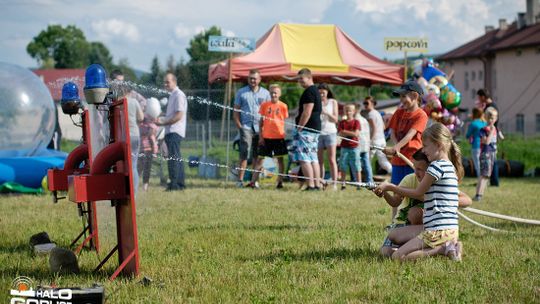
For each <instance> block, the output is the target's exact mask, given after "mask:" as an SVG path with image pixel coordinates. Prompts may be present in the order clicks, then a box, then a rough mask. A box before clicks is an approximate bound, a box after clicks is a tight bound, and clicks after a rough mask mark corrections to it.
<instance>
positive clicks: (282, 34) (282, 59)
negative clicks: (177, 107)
mask: <svg viewBox="0 0 540 304" xmlns="http://www.w3.org/2000/svg"><path fill="white" fill-rule="evenodd" d="M228 64H229V61H228V60H225V61H222V62H219V63H217V64H212V65H210V67H209V69H208V81H209V83H213V82H216V81H225V80H228ZM255 68H256V69H259V71H260V72H261V76H262V78H263V80H265V81H268V80H276V81H291V80H293V79H294V77H295V76H296V74H297V72H298V70H300V69H302V68H309V69H310V70H311V71H312V73H313V74H314V77H315V80H316V81H317V82H323V81H324V82H328V83H335V84H349V85H371V84H374V83H388V84H401V83H403V69H404V67H403V66H401V65H396V64H392V63H388V62H386V61H383V60H381V59H379V58H377V57H375V56H373V55H371V54H369V53H368V52H366V51H365V50H363V49H362V48H361V47H360V46H359V45H358V44H357V43H356V42H355V41H354V40H352V39H351V37H349V36H348V35H347V34H346V33H344V32H343V31H342V30H341V29H340V28H339V27H337V26H335V25H325V24H320V25H319V24H317V25H307V24H286V23H278V24H276V25H274V26H273V27H272V29H271V30H270V31H268V32H267V33H266V34H265V35H264V36H263V37H262V38H261V39H259V40H258V41H257V48H256V50H255V51H254V52H253V53H250V54H247V55H243V56H239V57H235V58H233V59H232V79H233V80H242V79H245V78H246V77H247V75H248V73H249V70H251V69H255Z"/></svg>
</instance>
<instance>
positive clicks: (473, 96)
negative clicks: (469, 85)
mask: <svg viewBox="0 0 540 304" xmlns="http://www.w3.org/2000/svg"><path fill="white" fill-rule="evenodd" d="M471 98H472V99H473V100H474V99H475V98H476V90H475V89H472V90H471Z"/></svg>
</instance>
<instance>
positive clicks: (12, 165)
mask: <svg viewBox="0 0 540 304" xmlns="http://www.w3.org/2000/svg"><path fill="white" fill-rule="evenodd" d="M66 156H67V154H65V155H58V156H29V157H4V158H0V184H3V183H5V182H16V183H19V184H21V185H23V186H26V187H30V188H41V180H42V179H43V177H44V176H45V175H47V170H48V169H52V168H63V167H64V161H65V159H66Z"/></svg>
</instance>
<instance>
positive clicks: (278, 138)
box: [250, 84, 289, 189]
mask: <svg viewBox="0 0 540 304" xmlns="http://www.w3.org/2000/svg"><path fill="white" fill-rule="evenodd" d="M270 97H271V100H270V101H265V102H263V103H262V104H261V106H260V107H259V114H260V115H261V122H260V129H261V136H260V137H259V148H258V151H259V156H261V157H259V159H258V163H257V166H256V168H255V169H256V170H257V171H260V170H261V169H262V167H263V166H262V164H263V161H264V157H265V156H266V157H276V158H277V160H278V170H279V173H280V174H283V173H284V171H285V165H284V163H283V156H284V155H287V154H288V151H287V145H286V143H285V119H286V118H288V117H289V109H288V107H287V104H285V103H284V102H282V101H280V100H279V98H280V97H281V88H280V87H279V85H277V84H273V85H271V86H270ZM258 178H259V174H258V173H257V172H255V173H254V174H253V180H252V182H251V183H250V186H251V187H252V188H259V185H258V182H257V179H258ZM276 188H278V189H281V188H283V176H282V175H278V178H277V186H276Z"/></svg>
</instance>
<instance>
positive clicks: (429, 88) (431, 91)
mask: <svg viewBox="0 0 540 304" xmlns="http://www.w3.org/2000/svg"><path fill="white" fill-rule="evenodd" d="M426 91H427V95H429V94H434V95H435V96H437V97H439V96H441V90H440V89H439V87H438V86H436V85H434V84H428V85H427V86H426Z"/></svg>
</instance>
